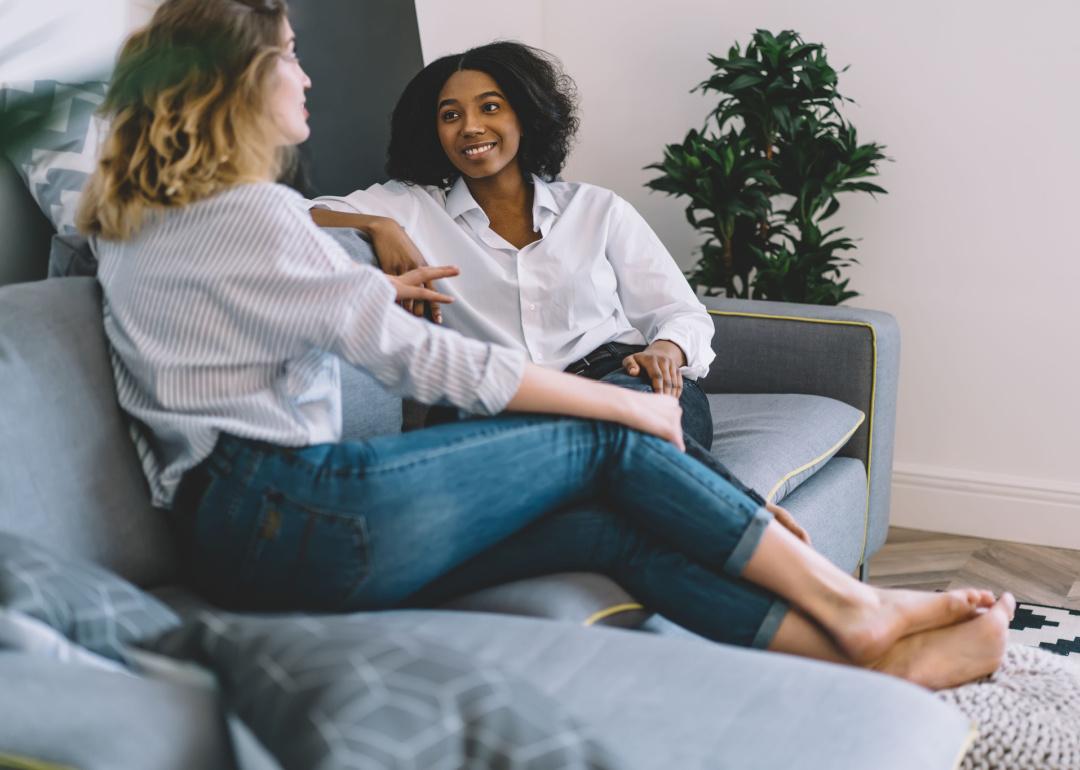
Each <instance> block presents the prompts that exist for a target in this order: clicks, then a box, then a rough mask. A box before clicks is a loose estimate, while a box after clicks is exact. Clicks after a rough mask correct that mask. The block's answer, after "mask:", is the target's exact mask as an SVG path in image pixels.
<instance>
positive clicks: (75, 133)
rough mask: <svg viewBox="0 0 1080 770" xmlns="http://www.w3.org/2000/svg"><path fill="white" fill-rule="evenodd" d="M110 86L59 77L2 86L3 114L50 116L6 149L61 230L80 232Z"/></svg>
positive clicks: (32, 117)
mask: <svg viewBox="0 0 1080 770" xmlns="http://www.w3.org/2000/svg"><path fill="white" fill-rule="evenodd" d="M105 88H106V84H105V83H100V82H94V83H83V84H80V85H68V84H65V83H57V82H56V81H55V80H38V81H34V82H31V83H6V84H3V86H0V114H3V115H5V116H6V117H8V118H12V119H14V120H15V121H20V120H24V121H32V120H35V119H41V118H42V117H43V116H45V118H46V119H45V122H44V124H43V125H42V126H41V129H40V130H38V131H35V132H34V133H33V134H32V135H30V136H29V137H26V138H24V139H22V140H21V141H19V142H17V143H16V144H14V145H12V146H10V147H4V148H2V150H3V152H4V154H6V155H7V156H8V159H9V160H10V161H11V163H12V164H13V165H14V166H15V170H16V171H18V173H19V176H21V177H22V180H23V182H24V183H25V184H26V186H27V188H28V189H29V190H30V195H32V196H33V198H34V200H35V201H37V204H38V206H39V207H40V208H41V211H42V212H43V213H44V214H45V216H46V217H48V219H49V221H50V222H52V224H53V227H55V228H56V231H57V232H59V233H74V232H76V229H75V213H76V211H77V210H78V207H79V196H80V195H81V193H82V189H83V187H85V186H86V181H87V179H89V177H90V174H91V172H93V170H94V165H95V164H96V162H97V154H98V146H99V143H100V140H101V139H102V138H104V136H105V121H104V120H102V118H100V117H99V116H97V115H96V114H95V112H96V110H97V109H98V107H100V106H101V103H102V102H103V101H104V99H105Z"/></svg>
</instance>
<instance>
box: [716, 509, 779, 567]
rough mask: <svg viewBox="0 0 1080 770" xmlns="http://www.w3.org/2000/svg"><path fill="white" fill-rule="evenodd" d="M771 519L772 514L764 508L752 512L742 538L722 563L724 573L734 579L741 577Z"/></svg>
mask: <svg viewBox="0 0 1080 770" xmlns="http://www.w3.org/2000/svg"><path fill="white" fill-rule="evenodd" d="M772 519H773V516H772V514H771V513H769V512H768V511H767V510H765V509H764V508H758V509H757V510H756V511H754V515H753V517H752V518H751V519H750V523H749V524H747V525H746V530H745V531H744V532H743V533H742V537H740V538H739V542H737V543H736V544H735V548H734V549H733V550H732V551H731V555H730V556H729V557H728V560H727V561H726V562H724V572H726V573H728V574H729V575H734V576H736V577H739V576H740V575H742V573H743V570H744V569H746V564H747V562H749V561H750V557H751V556H753V555H754V551H756V550H757V547H758V543H760V542H761V538H762V536H764V534H765V528H766V527H767V526H769V522H770V521H772Z"/></svg>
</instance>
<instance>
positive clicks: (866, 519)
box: [709, 310, 878, 564]
mask: <svg viewBox="0 0 1080 770" xmlns="http://www.w3.org/2000/svg"><path fill="white" fill-rule="evenodd" d="M709 315H726V316H737V317H742V318H766V319H769V320H773V321H802V322H803V323H811V324H828V325H832V326H862V327H864V328H866V329H869V330H870V349H871V361H872V362H871V367H870V368H871V375H870V415H869V417H870V424H869V425H868V426H867V435H866V508H865V510H864V511H863V539H862V551H861V552H860V553H859V564H862V563H863V560H864V559H865V558H866V541H867V540H868V539H869V538H870V475H871V474H870V469H871V468H872V467H873V460H874V408H875V406H876V405H877V359H878V349H877V329H875V328H874V325H873V324H871V323H867V322H866V321H839V320H832V319H827V318H804V317H802V316H789V315H772V314H769V313H747V312H740V311H734V310H710V311H709ZM856 430H857V429H856Z"/></svg>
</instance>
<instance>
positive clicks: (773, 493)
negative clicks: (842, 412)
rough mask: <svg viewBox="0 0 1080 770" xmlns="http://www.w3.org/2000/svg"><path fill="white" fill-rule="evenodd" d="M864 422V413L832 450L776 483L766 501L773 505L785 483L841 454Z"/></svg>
mask: <svg viewBox="0 0 1080 770" xmlns="http://www.w3.org/2000/svg"><path fill="white" fill-rule="evenodd" d="M864 422H866V415H865V414H863V413H862V412H859V421H858V422H857V423H855V427H854V428H852V429H851V430H849V431H848V432H847V433H846V434H845V435H844V437H843V438H841V439H840V440H839V441H837V442H836V443H835V444H833V446H832V448H831V449H827V450H825V451H824V452H822V453H821V454H820V455H818V456H817V457H815V458H814V459H813V460H811V461H810V462H808V463H807V464H806V465H802V466H800V467H798V468H796V469H795V470H793V471H792V472H791V473H789V474H787V475H786V476H784V478H782V479H780V480H779V481H778V482H776V484H774V485H773V488H772V489H770V490H769V494H767V495H765V499H766V500H768V501H769V502H770V503H771V502H772V501H773V498H774V497H776V492H777V490H779V489H780V487H782V486H783V485H784V482H785V481H787V480H788V479H790V478H792V477H793V476H798V475H799V474H800V473H802V472H803V471H805V470H806V469H807V468H813V467H814V466H815V465H817V464H818V463H819V462H821V461H822V460H824V459H825V458H826V457H831V456H832V455H834V454H836V453H837V452H839V451H840V448H841V447H842V446H844V444H846V443H847V442H848V441H850V440H851V437H852V436H854V435H855V431H857V430H858V429H859V428H860V427H862V424H863V423H864Z"/></svg>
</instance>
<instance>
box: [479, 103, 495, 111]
mask: <svg viewBox="0 0 1080 770" xmlns="http://www.w3.org/2000/svg"><path fill="white" fill-rule="evenodd" d="M480 109H481V110H483V111H484V112H498V111H499V104H498V103H497V102H485V103H484V105H483V106H482V107H481V108H480Z"/></svg>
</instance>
